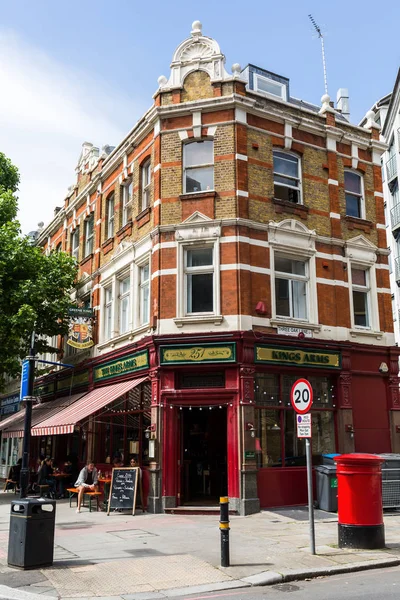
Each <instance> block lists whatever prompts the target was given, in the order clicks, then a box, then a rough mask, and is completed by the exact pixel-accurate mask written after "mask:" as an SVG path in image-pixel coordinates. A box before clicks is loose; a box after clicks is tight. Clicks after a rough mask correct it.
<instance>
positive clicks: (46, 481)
mask: <svg viewBox="0 0 400 600" xmlns="http://www.w3.org/2000/svg"><path fill="white" fill-rule="evenodd" d="M52 475H53V467H52V466H51V458H46V459H45V460H44V461H43V464H42V466H41V468H40V471H39V473H38V481H37V482H38V485H48V486H49V495H50V498H55V495H56V480H55V479H54V477H53V476H52Z"/></svg>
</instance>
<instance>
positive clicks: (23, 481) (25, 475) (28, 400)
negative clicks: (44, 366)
mask: <svg viewBox="0 0 400 600" xmlns="http://www.w3.org/2000/svg"><path fill="white" fill-rule="evenodd" d="M34 337H35V334H33V335H32V342H31V348H30V351H29V356H28V357H27V358H26V359H25V360H26V361H27V363H28V385H27V389H26V392H27V394H26V396H24V398H23V400H24V402H25V422H24V439H23V447H22V466H21V474H20V494H19V497H20V498H26V496H27V492H28V486H29V449H30V445H31V424H32V405H33V402H34V401H35V398H34V396H33V384H34V381H35V354H34Z"/></svg>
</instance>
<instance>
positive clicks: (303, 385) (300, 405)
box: [290, 379, 313, 415]
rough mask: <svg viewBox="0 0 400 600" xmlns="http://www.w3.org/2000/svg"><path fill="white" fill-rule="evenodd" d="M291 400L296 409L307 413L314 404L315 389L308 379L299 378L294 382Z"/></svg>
mask: <svg viewBox="0 0 400 600" xmlns="http://www.w3.org/2000/svg"><path fill="white" fill-rule="evenodd" d="M290 401H291V403H292V406H293V408H294V410H295V411H296V412H297V413H299V414H300V415H304V414H305V413H307V412H308V411H309V410H310V408H311V405H312V401H313V391H312V387H311V384H310V382H309V381H307V379H298V380H297V381H295V382H294V384H293V387H292V391H291V392H290Z"/></svg>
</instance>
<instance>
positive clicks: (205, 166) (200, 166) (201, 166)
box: [182, 138, 215, 194]
mask: <svg viewBox="0 0 400 600" xmlns="http://www.w3.org/2000/svg"><path fill="white" fill-rule="evenodd" d="M202 142H212V145H213V162H212V163H198V164H196V165H190V166H188V167H187V166H186V164H185V163H186V158H185V157H186V154H185V149H186V148H187V147H188V146H190V145H191V144H199V143H202ZM214 152H215V144H214V140H213V139H210V138H204V139H201V140H190V141H188V142H185V143H184V144H183V148H182V154H183V160H182V163H183V173H182V174H183V182H182V186H183V193H184V194H204V192H212V191H214V188H215V157H214ZM210 167H212V168H213V184H212V188H211V189H209V190H199V191H198V192H187V191H186V173H187V172H188V171H191V170H193V169H208V168H210Z"/></svg>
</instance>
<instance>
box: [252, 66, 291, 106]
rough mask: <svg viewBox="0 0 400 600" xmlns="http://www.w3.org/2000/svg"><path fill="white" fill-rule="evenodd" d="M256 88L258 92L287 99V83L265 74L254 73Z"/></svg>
mask: <svg viewBox="0 0 400 600" xmlns="http://www.w3.org/2000/svg"><path fill="white" fill-rule="evenodd" d="M254 89H255V91H256V92H261V93H262V94H266V95H267V96H272V97H275V98H280V99H281V100H285V101H286V100H287V93H286V89H287V88H286V85H285V84H283V83H280V82H279V81H274V80H273V79H269V78H268V77H264V76H263V75H258V74H256V73H255V74H254Z"/></svg>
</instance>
